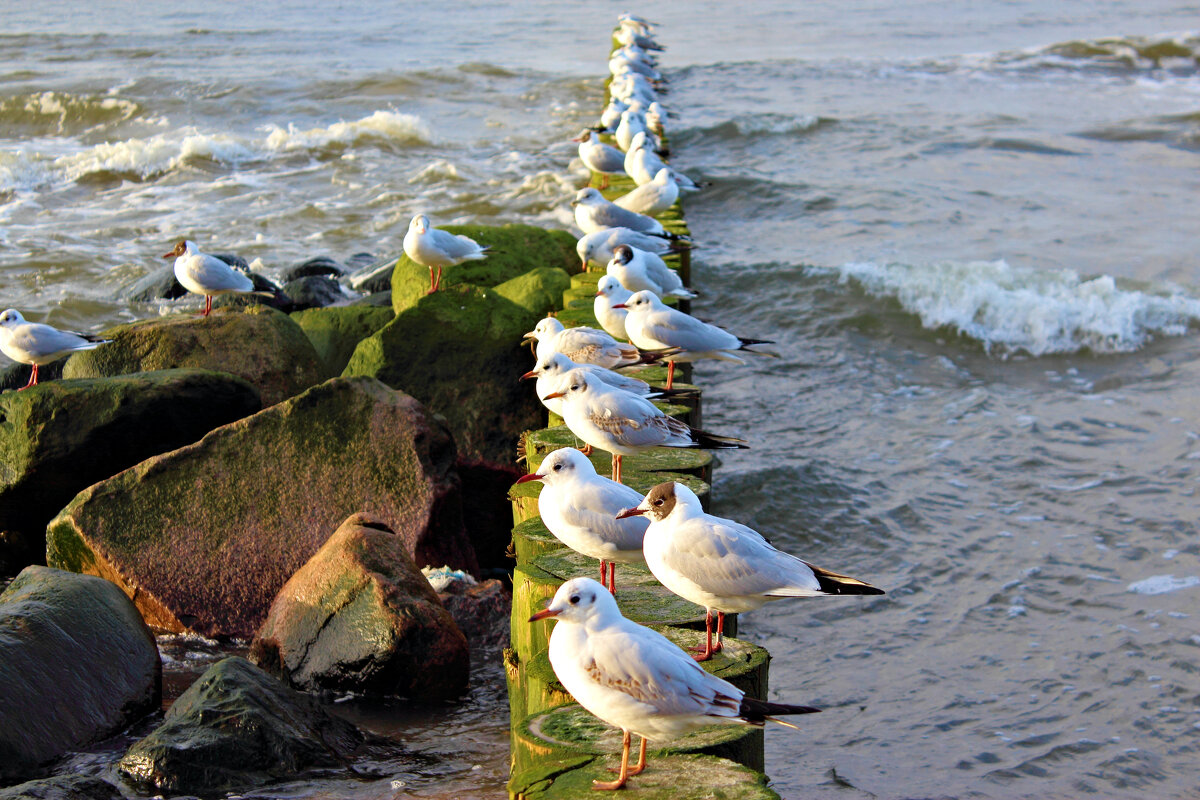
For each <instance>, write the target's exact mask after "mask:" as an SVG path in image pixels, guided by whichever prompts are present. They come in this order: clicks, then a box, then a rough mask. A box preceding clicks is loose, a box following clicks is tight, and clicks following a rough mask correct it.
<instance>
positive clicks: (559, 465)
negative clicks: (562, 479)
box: [554, 464, 562, 472]
mask: <svg viewBox="0 0 1200 800" xmlns="http://www.w3.org/2000/svg"><path fill="white" fill-rule="evenodd" d="M561 469H562V464H555V465H554V471H555V472H558V471H559V470H561Z"/></svg>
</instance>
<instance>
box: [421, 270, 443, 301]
mask: <svg viewBox="0 0 1200 800" xmlns="http://www.w3.org/2000/svg"><path fill="white" fill-rule="evenodd" d="M440 288H442V268H441V267H438V268H437V277H434V274H433V267H430V268H429V291H428V292H426V293H425V294H433V293H434V292H436V291H437V290H438V289H440Z"/></svg>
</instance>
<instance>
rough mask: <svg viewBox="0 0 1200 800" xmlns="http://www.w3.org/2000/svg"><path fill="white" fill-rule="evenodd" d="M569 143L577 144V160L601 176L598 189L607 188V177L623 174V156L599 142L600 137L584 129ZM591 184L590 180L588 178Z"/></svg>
mask: <svg viewBox="0 0 1200 800" xmlns="http://www.w3.org/2000/svg"><path fill="white" fill-rule="evenodd" d="M571 141H574V142H579V160H580V161H582V162H583V165H584V166H585V167H587V168H588V169H590V170H591V171H592V172H598V173H600V175H601V181H602V182H601V184H600V188H601V189H604V188H606V187H607V186H608V176H609V175H624V174H625V154H624V153H622V152H621V151H620V150H618V149H617V148H615V147H613V146H612V145H608V144H605V143H604V142H602V141H600V135H599V134H597V133H595V132H594V131H590V130H588V129H587V128H584V129H583V130H582V131H580V133H579V136H577V137H576V138H574V139H572V140H571ZM588 182H589V183H591V178H588Z"/></svg>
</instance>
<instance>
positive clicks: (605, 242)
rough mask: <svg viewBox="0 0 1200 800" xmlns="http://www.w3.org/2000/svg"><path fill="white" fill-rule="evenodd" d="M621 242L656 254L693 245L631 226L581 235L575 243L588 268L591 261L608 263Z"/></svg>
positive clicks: (577, 251)
mask: <svg viewBox="0 0 1200 800" xmlns="http://www.w3.org/2000/svg"><path fill="white" fill-rule="evenodd" d="M621 244H627V245H630V246H632V247H636V248H638V249H639V250H644V251H646V252H647V253H655V254H659V253H670V252H675V251H678V250H686V249H688V248H690V247H691V244H690V243H688V242H669V241H667V239H666V237H663V236H657V235H651V234H649V233H641V232H639V231H634V230H630V229H629V228H605V229H603V230H599V231H596V232H595V233H589V234H586V235H584V236H581V237H580V238H579V241H578V242H576V243H575V252H576V253H578V254H579V259H580V261H582V262H583V268H584V269H587V264H588V262H589V261H595V262H596V263H598V264H606V263H608V261H609V260H611V259H612V257H613V248H614V247H616V246H617V245H621Z"/></svg>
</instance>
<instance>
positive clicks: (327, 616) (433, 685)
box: [250, 514, 470, 700]
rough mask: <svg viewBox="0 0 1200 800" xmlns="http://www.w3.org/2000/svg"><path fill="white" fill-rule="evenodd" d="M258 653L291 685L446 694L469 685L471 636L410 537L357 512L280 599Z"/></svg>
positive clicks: (254, 653)
mask: <svg viewBox="0 0 1200 800" xmlns="http://www.w3.org/2000/svg"><path fill="white" fill-rule="evenodd" d="M250 659H251V660H252V661H254V662H255V663H256V664H258V665H259V666H261V667H263V668H264V669H266V670H268V671H269V672H273V673H275V674H277V675H279V676H280V677H282V678H283V679H284V680H285V681H287V682H288V683H290V684H291V685H292V686H294V687H296V688H299V689H305V690H308V691H317V690H321V689H329V690H334V691H354V692H362V693H367V694H400V695H406V696H409V697H421V698H422V699H434V700H440V699H443V698H449V697H456V696H458V695H459V694H462V692H463V690H465V689H466V688H467V675H468V672H469V670H470V654H469V652H468V649H467V640H466V639H465V638H464V637H463V634H462V633H461V632H460V631H459V629H458V627H457V626H456V625H455V624H454V620H453V619H452V618H451V616H450V614H449V613H447V611H446V609H445V608H443V607H442V604H441V602H440V601H439V600H438V596H437V594H436V593H435V592H434V591H433V589H432V587H430V585H429V581H428V580H426V578H425V576H424V575H422V574H421V571H420V570H419V569H417V566H416V565H415V564H414V563H413V560H412V558H411V557H410V556H409V555H408V553H407V551H406V548H405V546H404V542H403V541H402V540H401V539H400V537H398V536H396V534H395V533H393V532H392V530H391V529H390V528H388V527H387V525H385V524H384V523H383V522H382V521H380V520H379V519H376V518H374V517H372V516H371V515H369V514H355V515H353V516H351V517H350V518H349V519H347V520H346V521H345V522H343V523H342V524H341V526H340V527H339V528H338V529H337V530H336V531H335V532H334V534H333V535H332V536H330V537H329V541H327V542H325V544H324V546H322V547H321V549H320V550H318V551H317V553H316V555H314V556H313V557H312V558H311V559H309V561H308V563H307V564H305V565H304V566H303V567H301V568H300V570H299V571H298V572H297V573H296V574H295V575H293V576H292V577H291V579H290V580H288V582H287V583H286V584H285V585H284V587H283V589H281V590H280V592H279V594H278V595H277V596H276V597H275V602H274V603H272V604H271V611H270V613H269V614H268V615H267V620H266V622H264V623H263V626H262V629H261V630H259V632H258V635H257V636H256V637H255V639H254V643H253V645H252V646H251V648H250Z"/></svg>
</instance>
